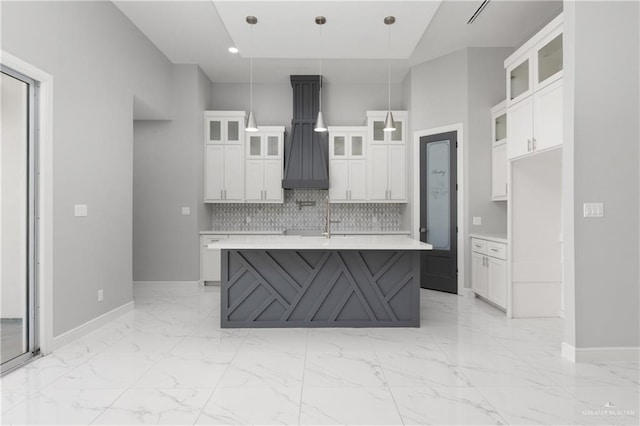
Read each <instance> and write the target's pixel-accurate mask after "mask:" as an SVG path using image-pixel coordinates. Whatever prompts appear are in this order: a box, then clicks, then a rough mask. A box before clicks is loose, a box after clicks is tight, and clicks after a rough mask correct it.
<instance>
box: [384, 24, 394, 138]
mask: <svg viewBox="0 0 640 426" xmlns="http://www.w3.org/2000/svg"><path fill="white" fill-rule="evenodd" d="M394 22H396V18H395V17H393V16H387V17H386V18H384V24H385V25H386V26H387V27H388V28H389V31H388V33H389V37H388V38H389V46H388V48H389V53H388V55H387V67H388V74H387V75H388V78H389V89H388V102H389V103H388V104H387V117H386V118H385V119H384V128H383V129H382V130H383V131H385V132H393V131H395V130H396V123H395V121H393V114H391V25H393V23H394Z"/></svg>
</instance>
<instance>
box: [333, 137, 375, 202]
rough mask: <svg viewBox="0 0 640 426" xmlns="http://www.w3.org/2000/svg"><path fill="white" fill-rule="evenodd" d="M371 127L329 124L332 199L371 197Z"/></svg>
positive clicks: (344, 199)
mask: <svg viewBox="0 0 640 426" xmlns="http://www.w3.org/2000/svg"><path fill="white" fill-rule="evenodd" d="M366 138H367V127H365V126H357V127H351V126H349V127H347V126H332V127H329V199H330V200H331V202H332V203H355V202H365V201H366V200H367V173H366V163H365V140H366Z"/></svg>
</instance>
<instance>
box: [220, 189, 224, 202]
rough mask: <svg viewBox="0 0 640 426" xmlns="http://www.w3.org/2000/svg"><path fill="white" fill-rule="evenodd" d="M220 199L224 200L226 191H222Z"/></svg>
mask: <svg viewBox="0 0 640 426" xmlns="http://www.w3.org/2000/svg"><path fill="white" fill-rule="evenodd" d="M220 199H221V200H224V190H222V189H221V190H220Z"/></svg>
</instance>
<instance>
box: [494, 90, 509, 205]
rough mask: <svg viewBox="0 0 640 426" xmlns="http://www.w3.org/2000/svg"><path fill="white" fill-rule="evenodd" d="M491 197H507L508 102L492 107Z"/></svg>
mask: <svg viewBox="0 0 640 426" xmlns="http://www.w3.org/2000/svg"><path fill="white" fill-rule="evenodd" d="M491 135H492V138H491V139H492V146H491V152H492V155H491V159H492V161H491V181H492V183H491V199H492V200H493V201H505V200H506V199H507V190H508V186H507V168H508V161H507V102H506V100H505V101H503V102H500V103H499V104H498V105H496V106H494V107H493V108H491Z"/></svg>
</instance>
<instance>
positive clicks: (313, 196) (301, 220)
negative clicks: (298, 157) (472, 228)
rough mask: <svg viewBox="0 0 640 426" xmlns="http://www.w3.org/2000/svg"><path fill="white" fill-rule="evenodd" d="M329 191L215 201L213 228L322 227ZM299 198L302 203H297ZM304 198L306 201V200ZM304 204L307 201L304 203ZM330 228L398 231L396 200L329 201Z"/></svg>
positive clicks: (298, 190)
mask: <svg viewBox="0 0 640 426" xmlns="http://www.w3.org/2000/svg"><path fill="white" fill-rule="evenodd" d="M327 193H328V191H326V190H318V189H292V190H285V191H284V203H283V204H214V205H213V223H212V228H211V229H212V230H213V231H281V230H284V229H324V226H325V215H326V208H327V207H326V206H327V202H326V197H327ZM298 202H302V206H299V204H300V203H298ZM305 202H306V203H305ZM304 204H307V205H306V206H305V205H304ZM331 221H332V223H331V231H332V232H340V231H383V232H385V231H398V230H400V222H401V219H400V205H399V204H332V205H331Z"/></svg>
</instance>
